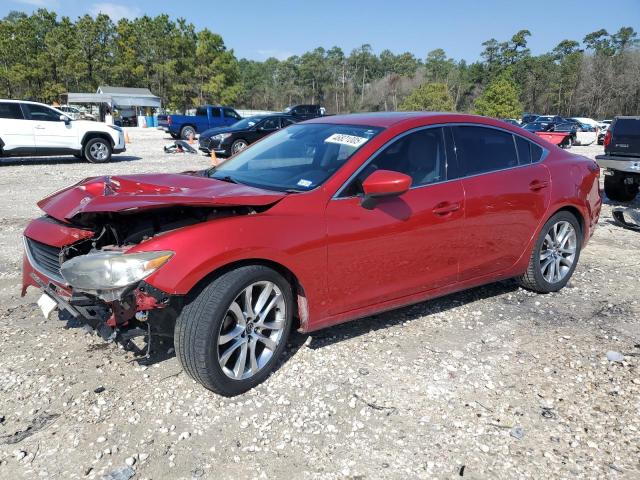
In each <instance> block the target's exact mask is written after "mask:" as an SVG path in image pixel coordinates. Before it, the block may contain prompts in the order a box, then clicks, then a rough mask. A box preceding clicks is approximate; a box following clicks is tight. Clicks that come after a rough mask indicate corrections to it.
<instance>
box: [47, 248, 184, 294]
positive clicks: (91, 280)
mask: <svg viewBox="0 0 640 480" xmlns="http://www.w3.org/2000/svg"><path fill="white" fill-rule="evenodd" d="M172 256H173V252H169V251H158V252H139V253H122V252H95V253H89V254H87V255H80V256H78V257H74V258H72V259H71V260H68V261H66V262H64V263H63V264H62V267H61V268H60V273H62V277H63V278H64V279H65V280H66V282H67V283H68V284H69V285H71V286H72V287H74V288H75V289H78V290H83V291H97V290H113V289H117V288H122V287H126V286H128V285H131V284H133V283H136V282H139V281H140V280H142V279H144V278H146V277H148V276H149V275H151V274H152V273H153V272H155V271H156V270H157V269H159V268H160V267H161V266H162V265H164V264H165V263H167V261H168V260H169V259H170V258H171V257H172Z"/></svg>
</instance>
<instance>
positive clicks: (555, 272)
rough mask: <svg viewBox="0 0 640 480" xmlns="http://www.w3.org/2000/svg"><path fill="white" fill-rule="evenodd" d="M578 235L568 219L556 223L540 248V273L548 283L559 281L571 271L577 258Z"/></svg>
mask: <svg viewBox="0 0 640 480" xmlns="http://www.w3.org/2000/svg"><path fill="white" fill-rule="evenodd" d="M577 245H578V236H577V235H576V230H575V228H573V225H572V224H571V223H569V222H567V221H564V220H563V221H560V222H557V223H554V224H553V225H552V226H551V228H550V229H549V230H548V231H547V233H546V235H545V237H544V241H543V242H542V247H541V248H540V273H542V277H543V278H544V279H545V280H546V281H547V282H548V283H552V284H554V283H558V282H561V281H562V280H564V279H565V277H566V276H567V275H568V274H569V272H570V271H571V267H573V264H574V262H575V259H576V251H577Z"/></svg>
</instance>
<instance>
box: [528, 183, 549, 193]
mask: <svg viewBox="0 0 640 480" xmlns="http://www.w3.org/2000/svg"><path fill="white" fill-rule="evenodd" d="M548 186H549V182H545V181H541V180H534V181H533V182H531V183H530V184H529V190H532V191H534V192H537V191H538V190H542V189H543V188H547V187H548Z"/></svg>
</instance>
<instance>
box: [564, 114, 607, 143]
mask: <svg viewBox="0 0 640 480" xmlns="http://www.w3.org/2000/svg"><path fill="white" fill-rule="evenodd" d="M569 120H574V121H575V122H577V123H578V129H577V132H576V141H575V145H591V144H592V143H594V142H596V141H597V140H598V133H600V128H601V127H600V122H597V121H596V120H594V119H593V118H588V117H572V118H570V119H569Z"/></svg>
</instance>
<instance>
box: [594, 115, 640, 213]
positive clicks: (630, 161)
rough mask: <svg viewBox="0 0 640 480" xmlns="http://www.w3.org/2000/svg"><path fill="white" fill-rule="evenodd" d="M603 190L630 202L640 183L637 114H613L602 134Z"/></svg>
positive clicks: (638, 118) (600, 159)
mask: <svg viewBox="0 0 640 480" xmlns="http://www.w3.org/2000/svg"><path fill="white" fill-rule="evenodd" d="M604 153H605V154H604V155H598V156H597V157H596V160H597V162H598V165H600V167H602V168H604V169H605V171H604V175H605V177H604V193H606V194H607V197H609V198H610V199H611V200H615V201H619V202H630V201H632V200H633V199H635V198H636V195H637V194H638V186H639V185H640V117H616V118H615V119H614V120H613V122H612V123H611V126H610V127H609V128H608V130H607V133H606V134H605V136H604Z"/></svg>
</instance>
